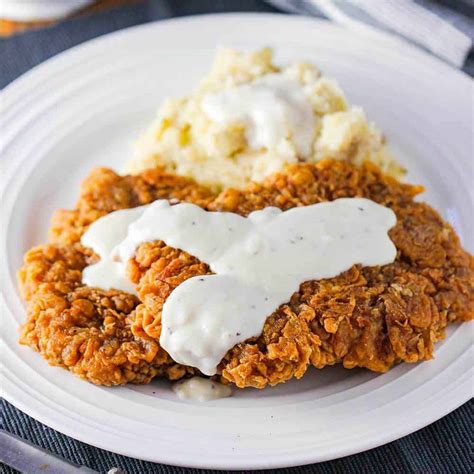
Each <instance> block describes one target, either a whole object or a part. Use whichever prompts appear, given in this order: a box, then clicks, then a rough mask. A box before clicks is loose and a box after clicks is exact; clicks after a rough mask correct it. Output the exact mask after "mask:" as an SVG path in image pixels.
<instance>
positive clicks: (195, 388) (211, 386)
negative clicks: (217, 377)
mask: <svg viewBox="0 0 474 474" xmlns="http://www.w3.org/2000/svg"><path fill="white" fill-rule="evenodd" d="M173 392H174V393H176V395H177V396H178V398H179V399H180V400H189V401H197V402H207V401H209V400H217V399H218V398H226V397H230V396H231V395H232V389H231V388H230V387H229V386H227V385H222V384H221V383H218V382H213V381H212V380H209V379H205V378H203V377H192V378H190V379H186V380H181V381H179V382H176V383H175V384H173Z"/></svg>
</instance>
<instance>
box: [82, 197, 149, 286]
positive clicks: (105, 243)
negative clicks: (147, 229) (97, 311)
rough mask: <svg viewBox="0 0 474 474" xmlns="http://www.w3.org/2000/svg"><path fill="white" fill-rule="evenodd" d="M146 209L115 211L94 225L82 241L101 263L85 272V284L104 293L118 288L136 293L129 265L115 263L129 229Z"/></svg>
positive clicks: (83, 280)
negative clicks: (114, 252)
mask: <svg viewBox="0 0 474 474" xmlns="http://www.w3.org/2000/svg"><path fill="white" fill-rule="evenodd" d="M145 208H146V206H141V207H135V208H132V209H122V210H120V211H115V212H111V213H110V214H107V215H106V216H104V217H101V218H100V219H98V220H96V221H95V222H93V223H92V224H91V226H90V227H89V229H87V232H85V233H84V235H83V236H82V238H81V244H82V245H84V246H85V247H90V248H91V249H92V250H94V252H95V253H96V254H97V255H99V257H100V260H99V261H98V262H97V263H95V264H94V265H89V266H88V267H86V268H84V270H82V283H84V284H86V285H87V286H92V287H94V286H95V287H98V288H102V289H104V290H110V289H112V288H115V289H117V290H122V291H126V292H127V293H131V294H133V295H135V294H136V291H135V286H134V285H133V283H132V282H131V281H130V280H129V279H128V278H127V277H126V275H125V265H124V264H123V263H122V262H118V261H115V260H114V255H113V250H114V248H115V247H116V246H117V245H118V244H119V243H120V242H122V240H123V239H125V237H126V236H127V231H128V226H129V225H130V224H131V223H132V222H134V221H136V220H137V219H138V218H139V217H140V216H141V215H142V214H143V212H144V211H145Z"/></svg>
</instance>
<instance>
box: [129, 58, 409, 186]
mask: <svg viewBox="0 0 474 474" xmlns="http://www.w3.org/2000/svg"><path fill="white" fill-rule="evenodd" d="M325 158H330V159H336V160H345V161H348V162H350V163H354V164H358V165H360V164H361V163H363V162H364V161H372V162H373V163H375V164H377V165H378V166H379V167H380V168H381V169H382V170H383V171H384V172H385V173H387V174H390V175H393V176H395V177H400V176H402V175H403V173H404V170H403V168H402V167H401V166H400V165H399V164H398V163H397V162H396V161H395V160H394V159H393V158H392V156H391V154H390V152H389V150H388V148H387V146H386V144H385V140H384V137H383V135H382V133H381V132H380V131H379V130H378V128H377V127H376V126H375V125H374V124H373V123H371V122H369V121H368V120H367V118H366V115H365V112H364V111H363V109H362V108H361V107H356V106H351V105H349V104H348V103H347V101H346V98H345V96H344V93H343V92H342V90H341V89H340V87H339V86H338V84H337V83H336V82H335V81H334V80H332V79H329V78H327V77H325V76H323V75H322V74H321V73H320V71H319V70H318V69H316V68H315V67H314V66H313V65H311V64H309V63H302V62H299V63H293V64H290V65H288V66H286V67H281V68H280V67H277V66H276V65H275V64H274V63H273V60H272V52H271V50H270V49H261V50H258V51H254V52H249V53H244V52H238V51H235V50H229V49H223V50H221V51H220V52H219V53H218V54H217V57H216V59H215V61H214V64H213V66H212V68H211V71H210V73H209V75H208V76H207V77H205V78H204V79H203V80H202V81H201V83H200V84H199V86H198V87H197V89H196V90H195V91H194V92H193V93H192V94H191V95H190V96H188V97H181V98H176V99H167V100H166V101H165V102H164V103H163V105H162V106H161V108H160V109H159V111H158V114H157V117H156V120H155V121H154V123H153V124H152V125H151V126H150V127H149V129H148V130H147V131H146V132H145V133H144V134H143V136H142V137H141V138H140V139H139V140H138V143H137V146H136V151H135V156H134V157H133V159H132V160H131V161H130V163H129V164H128V167H127V171H128V172H131V173H135V174H136V173H140V172H141V171H143V170H144V169H147V168H154V167H156V166H157V165H161V166H164V167H165V169H166V170H167V171H169V172H174V173H176V174H178V175H183V176H188V177H191V178H193V179H195V180H196V181H197V182H198V183H201V184H205V185H208V186H211V187H213V188H218V189H221V188H226V187H233V188H244V187H245V186H247V185H248V184H249V183H250V182H252V181H256V182H259V181H262V180H263V179H264V178H265V177H267V176H269V175H271V174H273V173H275V172H279V171H282V170H283V168H284V166H285V164H291V163H297V162H310V163H314V162H318V161H320V160H322V159H325Z"/></svg>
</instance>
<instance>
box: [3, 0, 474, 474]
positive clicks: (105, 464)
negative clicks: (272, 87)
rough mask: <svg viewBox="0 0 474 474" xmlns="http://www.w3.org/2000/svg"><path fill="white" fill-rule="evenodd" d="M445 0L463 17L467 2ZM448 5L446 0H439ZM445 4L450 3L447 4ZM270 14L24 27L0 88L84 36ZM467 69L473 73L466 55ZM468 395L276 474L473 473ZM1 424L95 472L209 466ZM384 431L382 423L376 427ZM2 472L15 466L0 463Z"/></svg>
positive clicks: (6, 55)
mask: <svg viewBox="0 0 474 474" xmlns="http://www.w3.org/2000/svg"><path fill="white" fill-rule="evenodd" d="M464 1H465V0H455V1H454V0H453V1H452V3H451V5H452V6H454V7H455V8H458V9H460V10H461V11H462V10H463V8H465V12H466V15H470V14H471V13H472V10H470V8H472V6H470V5H469V1H468V0H466V1H467V3H466V4H464ZM444 3H446V2H444ZM448 3H450V2H448ZM230 11H263V12H276V11H277V10H275V9H274V8H272V7H271V6H269V5H268V4H266V3H264V2H263V1H258V0H227V1H223V0H221V1H212V0H187V1H176V0H169V1H166V0H148V1H141V2H138V3H136V4H134V5H130V6H125V7H120V8H116V9H112V10H108V11H104V12H101V13H98V14H95V15H91V16H85V17H79V18H75V19H72V20H68V21H65V22H62V23H60V24H59V25H56V26H52V27H49V28H45V29H42V30H36V31H28V32H26V33H23V34H19V35H17V36H14V37H12V38H8V39H3V40H0V87H1V88H3V87H4V86H6V85H7V84H8V83H10V82H11V81H13V80H14V79H16V78H17V77H18V76H20V75H21V74H22V73H24V72H26V71H28V70H29V69H31V68H32V67H33V66H35V65H36V64H39V63H41V62H43V61H44V60H45V59H47V58H49V57H51V56H54V55H55V54H57V53H59V52H61V51H64V50H66V49H68V48H70V47H72V46H75V45H77V44H79V43H82V42H84V41H86V40H88V39H91V38H95V37H97V36H100V35H103V34H105V33H108V32H110V31H114V30H118V29H121V28H126V27H128V26H133V25H137V24H141V23H146V22H149V21H154V20H159V19H165V18H172V17H177V16H183V15H193V14H200V13H212V12H230ZM465 70H466V71H467V72H469V73H471V75H472V73H473V72H474V57H473V56H472V54H471V57H470V58H469V60H468V62H467V65H466V67H465ZM472 409H473V402H472V400H471V401H470V402H469V403H466V404H465V405H464V406H462V407H460V408H459V409H457V410H456V411H454V412H453V413H451V414H449V415H448V416H446V417H444V418H443V419H442V420H440V421H438V422H436V423H433V424H432V425H430V426H428V427H426V428H424V429H422V430H420V431H418V432H416V433H414V434H412V435H410V436H406V437H405V438H402V439H400V440H397V441H394V442H393V443H390V444H387V445H385V446H383V447H380V448H376V449H373V450H371V451H367V452H365V453H361V454H357V455H354V456H349V457H346V458H343V459H338V460H335V461H330V462H324V463H320V464H315V465H312V466H304V467H299V468H291V469H283V470H281V471H279V472H282V473H298V474H300V473H301V474H303V473H305V474H306V473H352V472H354V473H374V472H375V473H392V472H400V473H467V472H473V471H474V468H473V460H472V453H471V450H472V442H473V432H472V422H471V420H472ZM0 426H1V427H2V428H3V429H5V430H7V431H10V432H11V433H14V434H16V435H18V436H21V437H22V438H24V439H27V440H29V441H31V442H33V443H35V444H37V445H38V446H41V447H43V448H45V449H48V450H50V451H52V452H53V453H56V454H58V455H60V456H62V457H64V458H66V459H68V460H70V461H72V462H75V463H77V464H81V465H85V466H88V467H90V468H92V469H95V470H97V471H99V472H107V470H109V469H110V468H112V467H119V468H121V469H123V470H125V471H126V472H127V473H130V474H131V473H160V474H161V473H173V474H174V473H188V472H189V473H199V472H203V473H205V472H215V471H200V470H197V469H184V468H176V467H171V466H165V465H159V464H153V463H149V462H143V461H139V460H137V459H131V458H127V457H125V456H119V455H117V454H113V453H109V452H107V451H104V450H101V449H98V448H94V447H93V446H89V445H87V444H85V443H81V442H79V441H76V440H74V439H72V438H69V437H67V436H64V435H62V434H60V433H58V432H57V431H54V430H52V429H50V428H48V427H46V426H44V425H42V424H41V423H39V422H37V421H36V420H34V419H33V418H30V417H29V416H27V415H25V414H24V413H22V412H21V411H20V410H17V409H16V408H15V407H13V406H12V405H10V404H9V403H7V402H6V401H4V400H1V418H0ZM380 429H381V430H383V427H381V428H380ZM0 472H4V473H13V472H15V471H14V470H12V469H10V468H9V467H7V466H5V465H1V464H0Z"/></svg>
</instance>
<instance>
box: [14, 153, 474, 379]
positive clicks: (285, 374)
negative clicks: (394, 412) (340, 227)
mask: <svg viewBox="0 0 474 474" xmlns="http://www.w3.org/2000/svg"><path fill="white" fill-rule="evenodd" d="M421 191H422V188H421V187H419V186H412V185H407V184H402V183H399V182H398V181H396V180H395V179H393V178H389V177H386V176H384V175H382V174H381V173H380V171H379V170H378V169H377V168H375V166H374V165H369V164H367V165H364V166H363V167H354V166H351V165H349V164H347V163H344V162H335V161H323V162H319V163H317V164H299V165H291V166H288V167H287V168H286V170H285V172H284V173H281V174H277V175H274V176H272V177H270V178H268V179H267V180H266V181H265V182H264V183H261V184H252V185H250V186H249V187H248V188H247V189H246V190H233V189H228V190H225V191H223V192H221V193H220V194H218V195H212V194H211V193H210V191H208V190H207V189H206V188H203V187H201V186H199V185H197V184H195V183H194V182H192V181H191V180H188V179H186V178H180V177H177V176H173V175H170V174H166V173H164V172H163V171H161V170H159V169H155V170H148V171H145V172H143V173H141V174H140V175H137V176H133V177H132V176H123V177H122V176H118V175H116V174H115V173H113V172H112V171H110V170H106V169H99V170H96V171H94V172H93V173H92V174H91V175H90V176H89V178H87V179H86V180H85V182H84V184H83V186H82V189H81V197H80V199H79V202H78V204H77V207H76V209H75V210H72V211H59V212H58V213H57V214H56V215H55V217H54V219H53V225H52V229H51V233H50V244H49V245H45V246H41V247H37V248H35V249H32V250H30V251H29V252H28V253H27V254H26V256H25V264H24V266H23V268H22V269H21V270H20V272H19V277H20V284H21V288H22V292H23V294H24V296H25V298H26V299H27V300H28V321H27V323H26V324H25V325H24V327H23V330H22V335H21V342H22V343H24V344H28V345H30V346H31V347H32V348H33V349H35V350H37V351H39V352H41V354H42V355H43V357H45V359H46V360H48V362H50V363H51V364H53V365H60V366H63V367H65V368H68V369H69V370H71V371H72V372H73V373H75V374H76V375H79V376H81V377H83V378H84V379H87V380H89V381H91V382H93V383H97V384H103V385H118V384H123V383H127V382H132V383H147V382H149V381H150V380H151V379H152V378H153V377H155V376H160V375H163V376H165V377H168V378H170V379H173V380H175V379H178V378H180V377H183V376H185V375H186V374H188V373H189V374H191V373H194V372H196V370H195V369H192V368H187V367H183V366H181V365H179V364H176V363H174V362H173V361H172V360H171V358H170V357H169V356H168V355H167V354H166V352H165V351H164V350H163V349H161V348H160V346H159V336H160V331H161V312H162V307H163V304H164V302H165V300H166V298H167V297H168V296H169V295H170V293H171V292H172V291H173V289H174V288H175V287H176V286H178V285H179V284H180V283H182V282H183V281H185V280H186V279H188V278H190V277H192V276H197V275H204V274H209V273H211V271H210V269H209V267H208V265H206V264H205V263H202V262H200V261H199V260H198V259H196V258H195V257H193V256H191V255H189V254H187V253H186V252H183V251H181V250H178V249H174V248H171V247H169V246H167V245H166V244H164V243H163V242H160V241H155V242H148V243H145V244H142V245H141V246H140V247H139V248H138V250H137V252H136V255H135V257H134V258H133V259H131V260H130V262H129V265H128V274H129V278H130V279H131V280H132V281H133V282H134V283H135V284H136V285H137V292H138V296H139V298H136V297H135V296H132V295H128V294H126V293H123V292H119V291H103V290H99V289H97V288H89V287H86V286H84V285H82V283H81V270H82V269H83V268H84V267H85V266H87V265H89V264H90V263H93V262H94V261H96V260H97V258H98V257H97V256H95V255H94V254H93V253H92V252H91V251H90V250H89V249H86V248H84V247H82V246H81V245H80V244H79V239H80V237H81V235H82V234H83V233H84V231H85V230H86V229H87V227H88V225H89V224H91V223H92V222H93V221H95V220H96V219H98V218H99V217H101V216H103V215H105V214H107V213H108V212H111V211H113V210H117V209H123V208H129V207H135V206H138V205H141V204H146V203H149V202H152V201H154V200H156V199H160V198H167V199H173V198H174V199H179V200H183V201H188V202H193V203H195V204H198V205H200V206H201V207H203V208H205V209H207V210H216V211H229V212H235V213H238V214H241V215H247V214H249V213H250V212H252V211H254V210H258V209H263V208H265V207H267V206H277V207H279V208H281V209H284V210H286V209H289V208H292V207H295V206H304V205H309V204H314V203H318V202H322V201H330V200H334V199H337V198H341V197H365V198H368V199H371V200H373V201H375V202H377V203H379V204H382V205H384V206H388V207H390V208H391V209H393V211H394V212H395V214H396V216H397V224H396V226H395V227H394V228H393V229H392V230H391V231H390V237H391V239H392V240H393V242H394V244H395V246H396V247H397V250H398V252H397V258H396V260H395V262H394V263H392V264H389V265H385V266H383V267H363V268H361V267H360V266H354V267H352V268H351V269H349V270H348V271H346V272H345V273H343V274H341V275H339V276H338V277H336V278H331V279H326V280H319V281H310V282H305V283H303V284H302V285H301V286H300V290H299V291H298V292H297V293H295V294H293V295H292V296H291V298H289V302H288V303H287V304H285V305H282V306H280V307H279V308H275V312H274V313H273V314H271V315H269V317H268V318H267V321H266V323H265V326H264V329H263V332H262V334H261V336H259V337H258V338H254V339H250V340H247V341H245V342H244V343H241V344H238V345H237V346H235V347H234V348H233V349H231V350H230V351H229V352H228V353H227V355H226V356H225V358H224V359H223V361H222V362H221V364H220V365H219V374H220V377H221V378H222V380H223V381H228V382H232V383H234V384H236V385H237V386H238V387H249V386H251V387H257V388H263V387H265V386H266V385H275V384H278V383H280V382H284V381H286V380H288V379H290V378H292V377H296V378H299V377H301V376H302V375H303V374H304V373H305V371H306V369H307V368H308V366H310V365H313V366H315V367H317V368H322V367H324V366H326V365H333V364H336V363H342V364H343V365H344V367H347V368H352V367H366V368H368V369H370V370H373V371H377V372H384V371H387V370H388V369H389V368H390V367H391V366H392V365H394V364H396V363H399V362H416V361H419V360H425V359H430V358H431V357H432V355H433V346H434V343H435V342H436V341H438V340H440V339H442V338H443V337H444V331H445V328H446V326H447V324H448V323H450V322H457V321H464V320H469V319H472V318H473V316H474V307H473V306H474V259H473V257H471V256H470V255H469V254H468V253H466V252H465V251H464V250H463V249H462V248H461V246H460V242H459V239H458V237H457V236H456V234H455V232H454V231H453V230H452V228H451V227H450V226H449V225H448V224H447V223H445V222H444V221H443V220H442V219H441V218H440V216H439V215H438V214H437V212H436V211H434V210H433V209H431V208H430V207H429V206H428V205H426V204H423V203H418V202H415V201H414V197H415V196H416V195H417V194H419V193H420V192H421Z"/></svg>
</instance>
